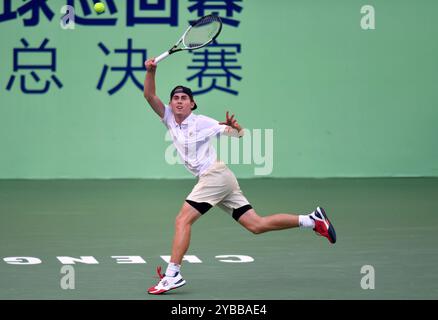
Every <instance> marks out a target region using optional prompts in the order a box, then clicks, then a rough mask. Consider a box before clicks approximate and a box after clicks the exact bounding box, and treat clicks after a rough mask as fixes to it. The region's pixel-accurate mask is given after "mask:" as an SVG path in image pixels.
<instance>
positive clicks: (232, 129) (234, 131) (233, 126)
mask: <svg viewBox="0 0 438 320" xmlns="http://www.w3.org/2000/svg"><path fill="white" fill-rule="evenodd" d="M225 116H226V120H225V121H223V122H219V124H222V125H226V126H227V127H226V128H225V130H224V132H223V134H225V135H227V136H231V137H239V138H240V137H242V136H243V133H244V130H243V128H242V126H241V125H240V124H239V123H237V119H235V118H234V114H233V115H232V116H231V117H230V116H229V113H228V111H227V113H226V115H225Z"/></svg>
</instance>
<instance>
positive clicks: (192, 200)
mask: <svg viewBox="0 0 438 320" xmlns="http://www.w3.org/2000/svg"><path fill="white" fill-rule="evenodd" d="M145 67H146V70H147V72H146V77H145V82H144V96H145V98H146V100H147V101H148V103H149V105H150V106H151V107H152V109H153V110H154V111H155V113H156V114H157V115H158V116H159V117H160V118H161V121H162V122H163V123H164V125H165V126H166V127H167V129H168V130H169V131H170V134H171V136H172V140H173V144H174V146H175V148H176V150H177V152H178V155H179V156H180V158H181V160H182V161H183V162H184V165H185V167H186V168H187V169H188V170H189V171H190V172H191V173H192V174H193V175H195V176H196V177H197V178H198V182H197V184H196V185H195V186H194V188H193V190H192V192H191V193H190V194H189V195H188V196H187V198H186V199H185V201H184V202H183V205H182V207H181V210H180V211H179V213H178V215H177V217H176V221H175V233H174V238H173V245H172V256H171V258H170V262H169V264H168V266H167V269H166V272H165V274H164V275H163V274H161V268H160V267H159V268H158V269H157V272H158V275H159V277H160V281H159V282H158V284H157V285H155V286H153V287H151V288H149V289H148V293H150V294H162V293H165V292H167V291H169V290H172V289H176V288H179V287H181V286H183V285H184V284H186V281H185V280H184V278H183V277H182V275H181V272H180V268H181V263H182V259H183V257H184V254H185V253H186V252H187V250H188V248H189V243H190V232H191V226H192V224H193V223H194V222H195V221H196V220H198V219H199V218H200V217H201V216H202V215H203V214H205V213H206V212H207V211H208V210H209V209H210V208H212V207H213V206H216V205H217V206H219V207H220V208H222V209H223V210H225V211H226V212H228V213H229V214H230V215H231V216H232V217H233V218H234V219H235V220H236V221H237V222H239V223H240V224H241V225H242V226H243V227H245V228H246V229H247V230H249V231H250V232H252V233H254V234H260V233H263V232H267V231H272V230H280V229H289V228H295V227H302V228H311V229H313V230H314V231H315V232H316V233H317V234H319V235H321V236H323V237H326V238H327V239H328V240H329V242H330V243H335V242H336V233H335V229H334V228H333V225H332V224H331V223H330V221H329V219H328V218H327V215H326V213H325V212H324V209H323V208H321V207H317V208H316V210H315V211H313V212H312V213H310V214H307V215H295V214H285V213H280V214H273V215H268V216H259V215H258V214H257V213H256V212H255V210H254V209H253V208H252V206H251V204H250V203H249V201H248V200H247V199H246V198H245V196H244V195H243V193H242V191H241V190H240V187H239V184H238V182H237V180H236V177H235V176H234V174H233V173H232V172H231V170H230V169H229V168H228V167H227V166H226V165H225V164H224V163H223V162H221V161H218V160H217V156H216V152H215V149H214V147H213V146H212V144H211V143H210V140H211V139H212V138H215V137H218V136H220V135H221V134H224V135H227V136H231V137H236V138H240V137H242V136H243V134H244V130H243V128H242V127H241V126H240V125H239V124H238V123H237V120H236V119H235V118H234V115H232V116H231V117H230V116H229V114H228V112H227V113H226V119H225V121H224V122H218V121H216V120H214V119H212V118H209V117H206V116H203V115H197V114H194V113H193V112H192V111H193V110H195V109H196V108H197V105H196V102H195V101H194V99H193V94H192V91H191V90H190V89H189V88H187V87H184V86H176V87H175V88H174V89H173V90H172V92H171V93H170V101H169V105H165V104H164V103H163V102H162V101H161V100H160V98H159V97H158V96H157V95H156V93H155V73H156V68H157V65H156V64H155V63H154V59H153V58H152V59H149V60H147V61H145Z"/></svg>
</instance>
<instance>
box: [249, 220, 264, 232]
mask: <svg viewBox="0 0 438 320" xmlns="http://www.w3.org/2000/svg"><path fill="white" fill-rule="evenodd" d="M245 227H246V229H247V230H248V231H250V232H251V233H253V234H260V233H263V232H264V229H263V223H262V220H261V218H260V219H258V220H257V221H256V222H253V223H250V224H248V225H246V226H245Z"/></svg>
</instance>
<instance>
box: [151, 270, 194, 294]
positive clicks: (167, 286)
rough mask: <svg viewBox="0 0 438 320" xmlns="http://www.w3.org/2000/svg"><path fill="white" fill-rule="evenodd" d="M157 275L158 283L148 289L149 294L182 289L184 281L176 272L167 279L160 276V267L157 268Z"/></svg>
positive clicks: (164, 276)
mask: <svg viewBox="0 0 438 320" xmlns="http://www.w3.org/2000/svg"><path fill="white" fill-rule="evenodd" d="M157 273H158V276H159V278H160V282H158V284H157V285H156V286H154V287H151V288H149V289H148V293H149V294H162V293H165V292H167V291H170V290H173V289H176V288H179V287H182V286H183V285H185V284H186V281H185V280H184V279H183V277H182V276H181V274H180V273H179V272H177V274H176V275H175V276H174V277H168V276H166V275H164V274H161V267H158V268H157Z"/></svg>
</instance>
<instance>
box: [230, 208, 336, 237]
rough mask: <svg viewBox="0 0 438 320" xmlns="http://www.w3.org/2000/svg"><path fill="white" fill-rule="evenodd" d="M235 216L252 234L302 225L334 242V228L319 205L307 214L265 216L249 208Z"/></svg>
mask: <svg viewBox="0 0 438 320" xmlns="http://www.w3.org/2000/svg"><path fill="white" fill-rule="evenodd" d="M233 216H234V215H233ZM236 218H237V219H236V220H237V221H238V222H239V223H240V224H241V225H242V226H244V227H245V228H246V229H247V230H249V231H251V232H252V233H254V234H260V233H263V232H268V231H273V230H282V229H290V228H296V227H302V228H311V229H313V230H314V231H315V232H316V233H317V234H319V235H321V236H324V237H326V238H327V239H328V240H329V241H330V243H335V242H336V232H335V229H334V227H333V225H332V224H331V223H330V220H329V219H328V218H327V214H326V213H325V211H324V209H323V208H321V207H317V208H316V210H315V211H313V212H311V213H310V214H307V215H296V214H287V213H277V214H271V215H267V216H259V215H258V214H257V213H256V212H255V210H254V209H252V208H251V209H249V210H246V212H244V213H241V214H240V215H239V216H238V217H236Z"/></svg>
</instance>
